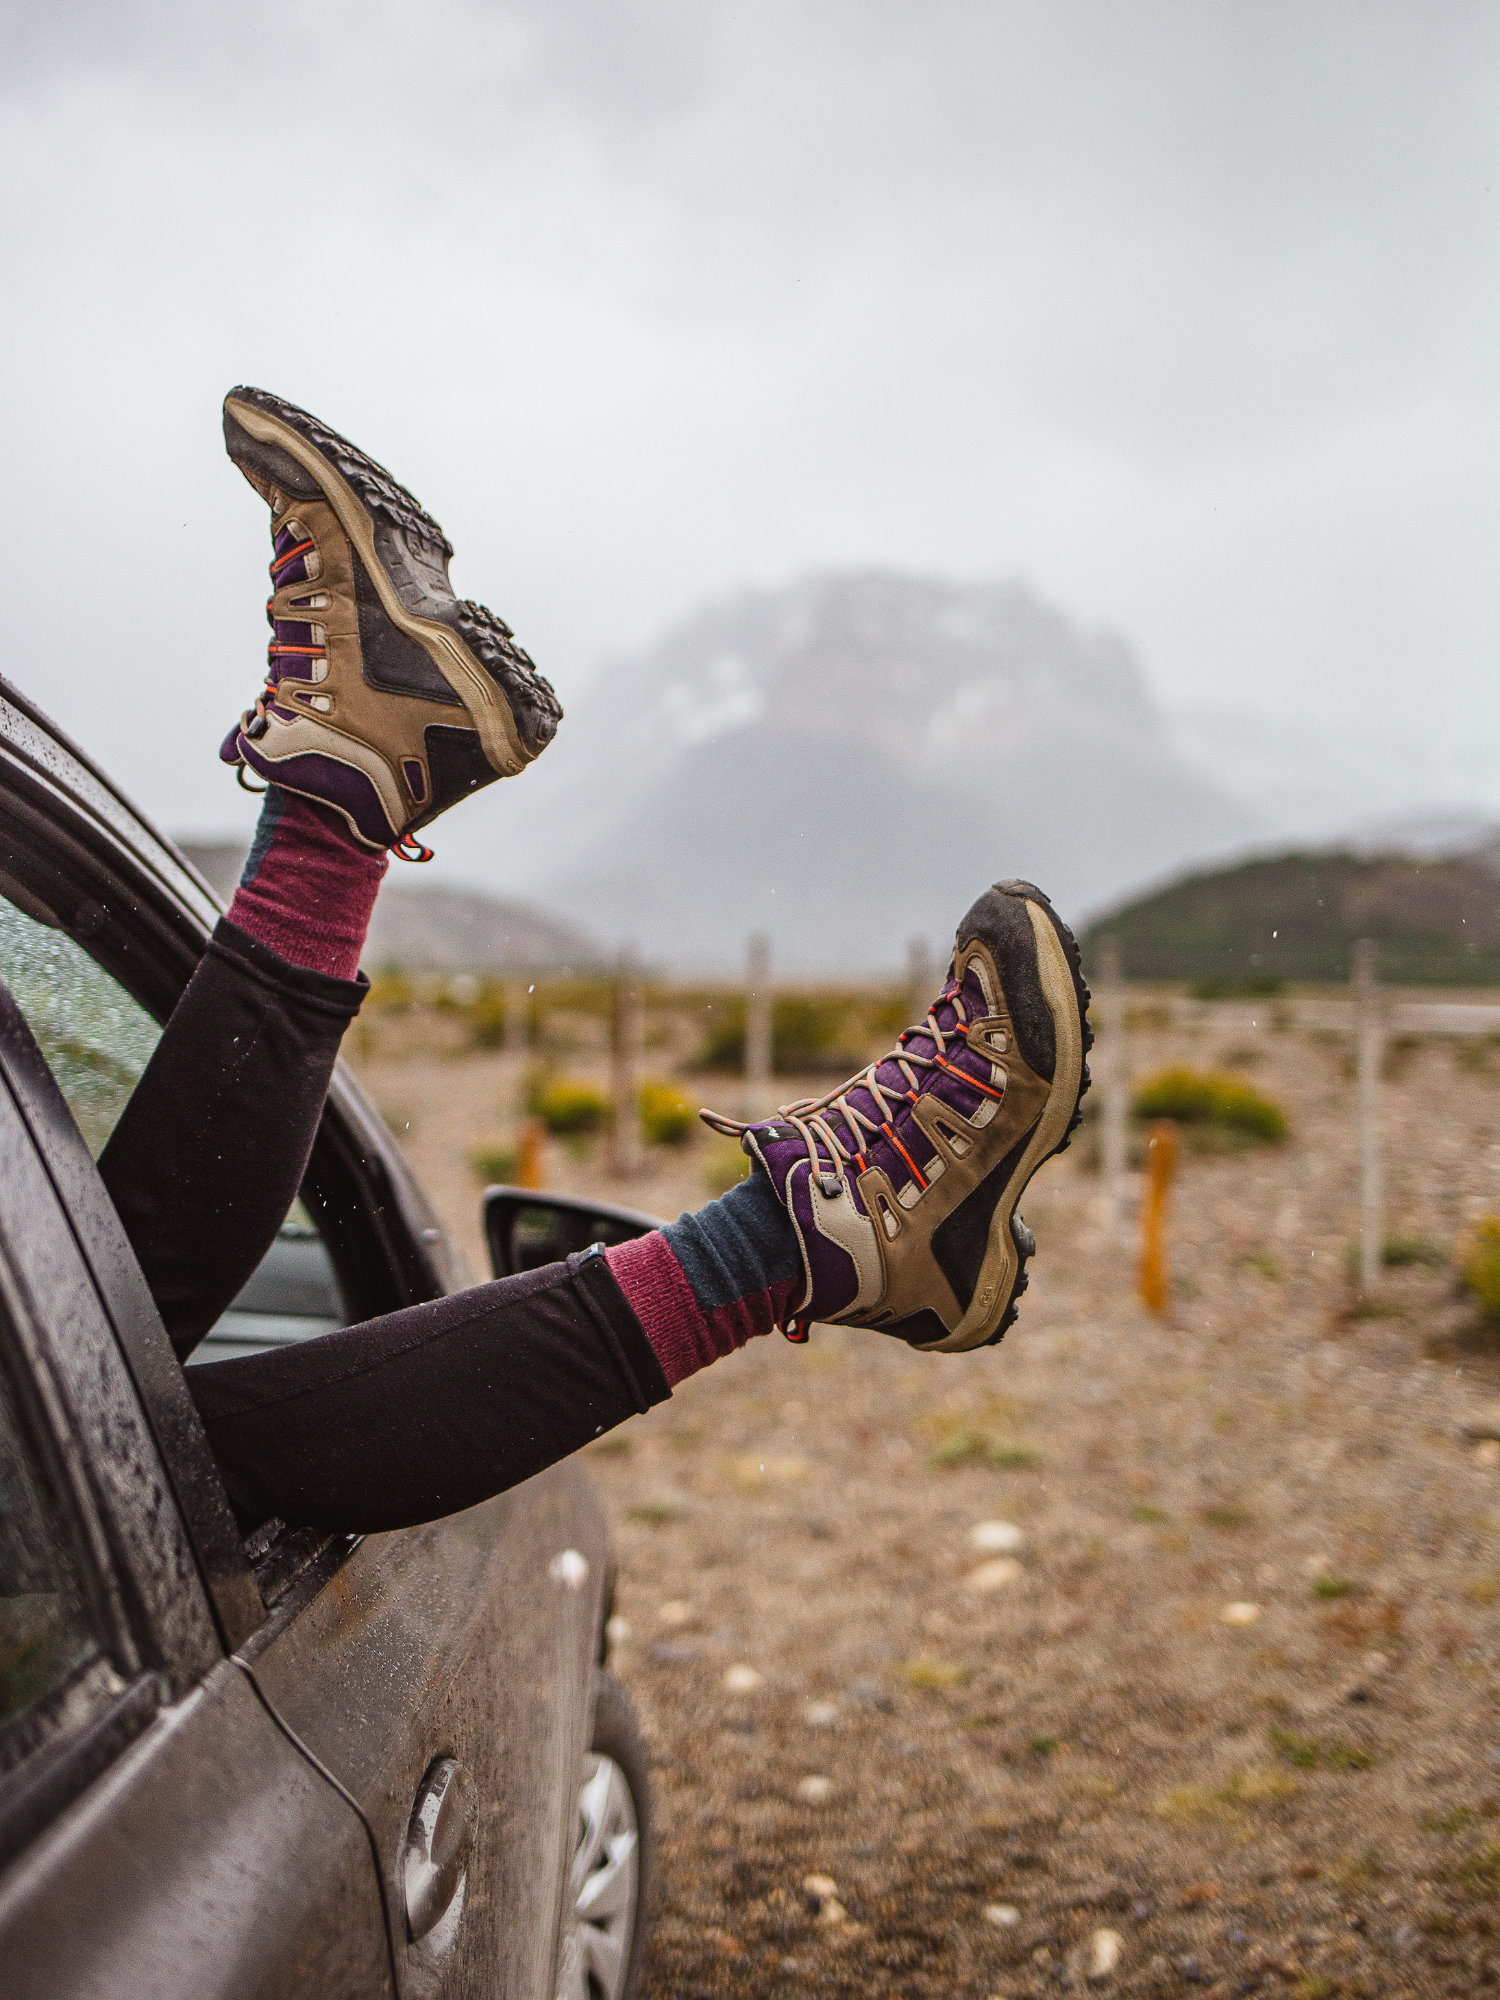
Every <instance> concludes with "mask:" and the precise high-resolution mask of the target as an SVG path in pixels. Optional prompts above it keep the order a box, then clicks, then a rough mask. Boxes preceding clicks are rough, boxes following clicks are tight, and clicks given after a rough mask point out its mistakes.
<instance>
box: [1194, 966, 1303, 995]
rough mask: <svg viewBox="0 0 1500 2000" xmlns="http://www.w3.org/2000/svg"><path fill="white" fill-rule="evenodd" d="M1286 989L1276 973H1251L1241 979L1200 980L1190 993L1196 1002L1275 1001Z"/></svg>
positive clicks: (1284, 983) (1282, 980) (1283, 981)
mask: <svg viewBox="0 0 1500 2000" xmlns="http://www.w3.org/2000/svg"><path fill="white" fill-rule="evenodd" d="M1285 987H1286V981H1285V980H1284V979H1278V978H1277V977H1276V975H1275V973H1274V972H1249V973H1246V974H1245V975H1244V976H1243V977H1242V978H1239V979H1200V980H1198V981H1197V982H1196V984H1195V985H1194V986H1193V987H1192V988H1191V989H1190V991H1191V993H1192V996H1193V998H1194V999H1195V1000H1274V999H1275V997H1276V995H1277V994H1278V993H1281V992H1283V991H1284V990H1285Z"/></svg>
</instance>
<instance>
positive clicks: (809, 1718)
mask: <svg viewBox="0 0 1500 2000" xmlns="http://www.w3.org/2000/svg"><path fill="white" fill-rule="evenodd" d="M838 1719H839V1705H838V1703H837V1702H836V1701H810V1702H809V1703H808V1704H807V1706H806V1708H804V1709H803V1711H802V1720H803V1721H804V1722H805V1723H806V1724H807V1725H808V1727H809V1728H810V1729H831V1728H832V1727H833V1725H834V1723H836V1722H837V1721H838Z"/></svg>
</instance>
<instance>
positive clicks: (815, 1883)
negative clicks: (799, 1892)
mask: <svg viewBox="0 0 1500 2000" xmlns="http://www.w3.org/2000/svg"><path fill="white" fill-rule="evenodd" d="M802 1889H803V1893H804V1894H805V1895H808V1896H816V1897H817V1899H818V1901H819V1902H820V1903H821V1902H822V1900H823V1898H824V1897H825V1896H836V1895H837V1894H838V1892H839V1885H838V1883H837V1882H835V1881H834V1879H833V1877H832V1876H831V1875H804V1876H803V1878H802Z"/></svg>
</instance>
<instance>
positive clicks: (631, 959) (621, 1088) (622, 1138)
mask: <svg viewBox="0 0 1500 2000" xmlns="http://www.w3.org/2000/svg"><path fill="white" fill-rule="evenodd" d="M641 1029H642V1021H641V979H640V969H639V967H638V966H637V965H636V962H635V954H634V952H632V951H631V949H630V947H629V946H628V945H627V946H626V947H625V948H624V949H623V950H622V951H621V953H620V955H619V957H618V959H617V960H616V961H615V1018H614V1035H613V1046H612V1049H611V1052H610V1053H611V1063H610V1071H611V1085H612V1095H613V1097H614V1116H613V1120H612V1123H611V1140H612V1145H611V1159H610V1166H611V1168H612V1169H613V1171H614V1173H615V1174H616V1175H617V1176H618V1177H619V1178H620V1179H621V1180H626V1179H628V1178H629V1177H630V1175H632V1174H635V1173H639V1172H640V1166H641V1107H640V1088H641V1042H642V1035H641Z"/></svg>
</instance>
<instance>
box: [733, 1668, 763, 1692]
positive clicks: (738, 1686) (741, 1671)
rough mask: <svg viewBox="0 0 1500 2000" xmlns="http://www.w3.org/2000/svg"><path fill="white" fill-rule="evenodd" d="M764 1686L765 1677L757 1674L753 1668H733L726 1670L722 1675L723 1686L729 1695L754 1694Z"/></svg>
mask: <svg viewBox="0 0 1500 2000" xmlns="http://www.w3.org/2000/svg"><path fill="white" fill-rule="evenodd" d="M765 1684H766V1677H765V1675H764V1674H761V1673H757V1672H756V1670H755V1668H754V1667H746V1666H734V1667H729V1668H726V1670H725V1673H724V1685H725V1687H727V1688H728V1690H729V1692H730V1693H731V1694H754V1693H755V1690H756V1689H757V1688H761V1687H764V1686H765Z"/></svg>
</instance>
